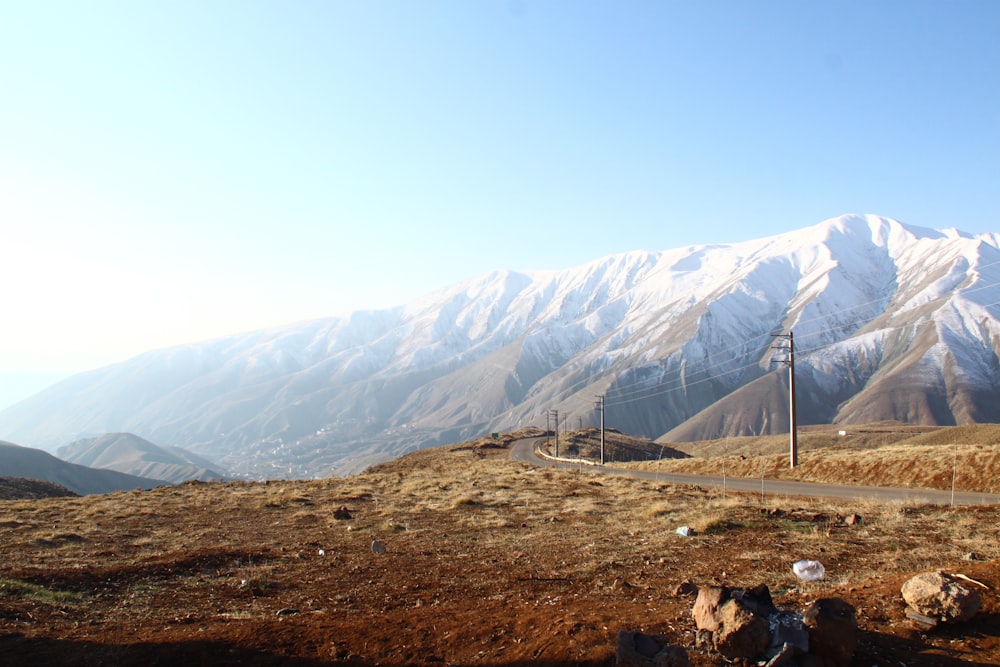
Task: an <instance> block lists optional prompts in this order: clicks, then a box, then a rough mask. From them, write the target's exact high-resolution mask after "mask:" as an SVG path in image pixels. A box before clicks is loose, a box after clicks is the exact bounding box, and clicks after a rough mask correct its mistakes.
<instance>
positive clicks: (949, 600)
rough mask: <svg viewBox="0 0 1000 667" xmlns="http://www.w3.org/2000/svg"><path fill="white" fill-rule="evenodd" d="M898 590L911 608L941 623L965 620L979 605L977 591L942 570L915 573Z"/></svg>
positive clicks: (979, 599)
mask: <svg viewBox="0 0 1000 667" xmlns="http://www.w3.org/2000/svg"><path fill="white" fill-rule="evenodd" d="M901 592H902V594H903V600H905V601H906V604H907V605H908V606H909V608H910V610H912V611H913V612H916V614H917V615H919V616H925V617H929V618H931V619H936V620H938V621H940V622H942V623H959V622H962V621H968V620H969V619H971V618H972V617H973V616H975V615H976V613H977V612H978V611H979V608H980V606H982V599H981V598H980V597H979V593H977V592H976V591H974V590H972V589H971V588H969V587H967V586H965V585H964V584H962V583H961V582H960V581H959V580H958V579H956V578H955V577H953V576H951V575H949V574H945V573H944V572H925V573H923V574H918V575H917V576H915V577H913V578H912V579H909V580H908V581H907V582H906V583H904V584H903V587H902V589H901Z"/></svg>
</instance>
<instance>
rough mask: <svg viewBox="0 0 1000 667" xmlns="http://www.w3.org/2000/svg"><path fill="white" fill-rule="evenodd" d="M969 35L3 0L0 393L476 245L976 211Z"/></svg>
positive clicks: (895, 17)
mask: <svg viewBox="0 0 1000 667" xmlns="http://www.w3.org/2000/svg"><path fill="white" fill-rule="evenodd" d="M998 35H1000V2H994V1H992V0H984V1H980V2H974V1H969V0H955V1H953V2H921V1H920V0H903V1H898V2H896V1H885V0H871V1H861V0H856V1H850V2H848V1H837V0H832V1H829V2H805V1H797V0H796V1H792V0H787V1H786V0H781V1H778V0H771V1H768V0H760V1H758V0H755V1H753V2H748V1H744V0H740V1H737V2H722V1H706V2H695V1H694V0H685V1H683V2H680V1H670V0H660V1H657V2H610V1H609V2H589V1H572V2H569V1H567V2H560V1H555V0H553V1H545V2H532V1H531V0H509V1H498V2H491V1H487V0H484V1H481V2H480V1H476V2H469V1H467V0H458V1H455V2H439V1H427V2H410V1H403V0H398V1H395V2H377V1H369V0H365V1H364V2H361V1H351V2H336V1H332V0H331V1H322V2H318V1H317V2H308V1H305V0H302V1H296V2H276V1H274V2H254V1H249V0H239V1H233V2H221V1H213V0H199V1H197V2H183V1H179V0H171V1H170V2H124V1H123V2H102V1H100V0H92V1H89V2H76V1H73V2H65V3H59V2H49V1H46V0H38V1H35V2H22V1H21V0H0V59H2V60H0V91H2V95H3V103H2V104H0V229H2V237H0V243H2V248H3V253H4V258H3V262H2V265H0V279H2V281H3V284H4V285H5V288H4V290H3V297H2V312H3V319H2V322H3V326H2V327H0V343H2V344H0V381H4V380H5V381H6V392H7V398H6V400H12V399H13V398H14V397H15V396H14V394H15V393H18V392H23V391H27V390H28V388H29V387H28V384H25V382H27V381H26V380H25V378H33V381H34V382H35V383H36V384H37V383H40V382H43V381H48V380H50V379H51V378H53V377H56V376H58V375H60V374H65V373H71V372H77V371H81V370H86V369H88V368H94V367H97V366H101V365H105V364H108V363H113V362H116V361H121V360H124V359H127V358H129V357H131V356H133V355H135V354H138V353H140V352H143V351H146V350H149V349H153V348H157V347H165V346H169V345H173V344H179V343H184V342H190V341H195V340H203V339H207V338H212V337H216V336H221V335H225V334H229V333H235V332H238V331H243V330H249V329H254V328H259V327H265V326H272V325H280V324H286V323H290V322H294V321H298V320H302V319H309V318H315V317H323V316H327V315H335V314H340V313H344V312H348V311H351V310H355V309H359V308H369V307H370V308H379V307H386V306H390V305H395V304H399V303H403V302H406V301H408V300H410V299H413V298H414V297H416V296H419V295H421V294H423V293H426V292H428V291H431V290H434V289H437V288H440V287H444V286H446V285H449V284H451V283H454V282H456V281H459V280H462V279H464V278H468V277H471V276H474V275H478V274H479V273H482V272H485V271H488V270H492V269H498V268H510V269H546V268H566V267H570V266H574V265H577V264H581V263H583V262H586V261H589V260H592V259H596V258H598V257H602V256H604V255H607V254H611V253H615V252H621V251H627V250H637V249H667V248H674V247H678V246H684V245H688V244H698V243H712V242H731V241H741V240H746V239H750V238H756V237H761V236H766V235H770V234H776V233H780V232H786V231H791V230H793V229H798V228H801V227H805V226H808V225H812V224H815V223H818V222H820V221H822V220H824V219H826V218H829V217H833V216H836V215H840V214H843V213H852V212H857V213H877V214H880V215H887V216H891V217H894V218H897V219H900V220H902V221H903V222H906V223H910V224H914V225H920V226H925V227H937V228H943V227H958V228H959V229H962V230H965V231H969V232H980V231H997V230H998V229H1000V226H998V212H1000V39H998ZM15 374H16V376H17V378H20V379H19V380H17V382H16V383H15V380H14V378H15ZM43 379H44V380H43ZM15 385H17V386H15ZM31 388H35V387H34V386H32V387H31ZM4 402H5V395H4V392H3V391H2V390H0V407H2V405H3V403H4Z"/></svg>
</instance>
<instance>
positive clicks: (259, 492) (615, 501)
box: [0, 436, 1000, 667]
mask: <svg viewBox="0 0 1000 667" xmlns="http://www.w3.org/2000/svg"><path fill="white" fill-rule="evenodd" d="M510 440H511V437H510V436H504V437H503V438H501V439H500V440H499V441H496V442H494V441H493V440H489V439H486V440H482V441H478V442H473V443H465V444H462V445H453V446H449V447H442V448H437V449H433V450H423V451H419V452H415V453H413V454H411V455H407V456H405V457H402V458H400V459H398V460H396V461H393V462H390V463H386V464H383V465H380V466H377V467H376V468H375V469H373V470H371V471H368V472H366V473H364V474H360V475H356V476H353V477H349V478H337V479H325V480H317V481H297V482H293V481H288V482H271V483H268V484H262V483H207V484H206V483H187V484H183V485H180V486H177V487H161V488H156V489H153V490H149V491H134V492H119V493H114V494H109V495H103V496H98V495H94V496H87V497H82V498H59V499H44V500H30V501H29V500H16V501H0V543H2V544H3V545H4V559H3V561H2V562H0V619H2V623H3V625H2V628H0V655H2V656H3V659H4V661H5V664H12V665H111V664H113V665H125V666H130V665H135V666H142V667H147V666H148V665H152V664H184V663H190V664H205V665H208V664H213V665H216V664H218V665H221V664H243V665H258V666H261V665H331V664H342V665H357V666H361V665H391V666H402V665H491V666H501V665H511V666H512V665H538V666H546V667H556V666H562V665H566V666H569V665H613V664H614V648H615V643H616V636H617V633H618V631H620V630H643V631H646V632H651V633H659V634H662V635H664V636H665V637H666V638H667V639H669V640H670V641H671V642H673V643H675V644H678V645H681V646H684V647H685V648H686V649H687V651H688V652H689V655H690V657H691V660H692V663H693V664H694V665H695V666H696V667H706V666H713V667H714V666H719V667H721V666H722V665H728V664H730V663H728V662H727V661H725V660H724V659H723V658H721V657H720V656H718V655H716V654H714V653H711V652H709V651H708V650H707V649H705V648H703V647H700V646H698V645H697V644H696V642H695V629H694V624H693V622H692V620H691V607H692V603H693V598H692V597H689V596H684V595H680V594H676V593H675V589H676V588H677V585H678V584H679V583H680V582H682V581H684V580H686V579H690V580H692V581H693V582H695V583H696V584H699V585H704V584H710V583H725V584H727V585H731V586H755V585H757V584H761V583H764V584H767V585H768V586H769V587H770V589H771V591H772V593H773V595H774V597H775V602H776V603H777V604H778V605H779V606H782V607H787V608H790V609H795V610H798V611H801V610H803V609H804V607H805V606H806V605H807V604H809V603H810V602H811V601H813V600H815V599H816V598H818V597H824V596H839V597H842V598H844V599H845V600H846V601H848V602H849V603H850V604H852V605H853V606H854V607H855V608H856V609H857V612H858V621H859V624H860V627H861V639H860V643H859V645H858V649H857V651H856V653H855V661H854V664H856V665H866V666H867V665H873V664H878V665H899V664H906V665H908V666H909V667H932V666H934V667H940V666H944V667H957V666H958V665H966V664H979V665H995V664H1000V602H998V599H997V596H996V593H995V591H996V590H997V587H998V586H1000V569H998V567H997V565H998V563H1000V561H998V560H997V559H998V558H1000V508H998V507H968V508H958V509H949V508H941V507H919V506H899V505H879V504H873V503H865V504H856V503H854V504H848V505H838V504H831V503H829V502H826V501H810V500H807V499H788V498H780V499H768V500H766V502H765V503H764V504H761V502H760V499H759V497H756V496H755V495H748V496H742V495H737V494H732V493H730V494H728V495H727V496H723V495H722V494H720V493H719V492H715V491H703V490H700V489H698V488H695V487H686V486H672V485H663V484H656V483H653V482H650V481H642V480H634V479H631V478H627V477H621V476H601V475H598V474H597V473H595V472H590V471H589V469H584V470H558V469H548V468H539V467H535V466H530V465H526V464H519V463H515V462H513V461H511V460H510V459H509V458H508V456H507V451H506V449H505V446H506V445H507V444H508V443H509V442H510ZM775 510H780V511H775ZM853 512H857V513H859V514H861V515H862V517H863V520H862V521H860V522H857V523H855V524H854V525H847V524H846V523H845V522H844V521H843V520H842V517H844V516H846V515H847V514H849V513H853ZM681 525H687V526H691V527H694V528H695V529H696V531H697V532H696V534H695V535H694V536H692V537H681V536H679V535H678V534H677V533H676V531H675V529H676V528H677V527H678V526H681ZM376 539H377V540H378V541H379V542H380V543H381V544H383V545H384V547H385V550H384V553H373V549H372V542H373V540H376ZM377 551H380V550H377ZM969 554H973V555H972V556H969ZM800 558H816V559H819V560H821V561H822V562H823V563H824V564H825V566H826V568H827V577H826V579H824V580H822V581H819V582H809V583H804V582H800V581H798V580H797V579H796V578H795V577H794V575H793V574H792V571H791V564H792V562H793V561H795V560H798V559H800ZM970 558H971V560H970ZM938 568H942V569H945V570H947V571H949V572H961V573H964V574H966V575H968V576H969V577H972V578H973V579H976V580H979V581H981V582H983V583H984V584H986V585H988V586H990V587H991V591H989V592H986V593H984V607H983V610H982V611H981V613H980V614H979V615H978V616H977V617H976V618H975V619H974V620H973V621H971V622H969V623H966V624H964V625H961V626H956V627H954V628H951V629H943V630H939V631H936V632H932V633H920V632H917V631H916V630H914V628H913V627H912V626H911V625H910V624H909V622H908V621H906V620H905V618H904V611H903V605H902V602H901V600H900V596H899V588H900V585H901V584H902V583H903V582H904V581H905V580H906V579H908V578H909V577H910V576H912V575H913V574H916V573H918V572H922V571H925V570H931V569H938Z"/></svg>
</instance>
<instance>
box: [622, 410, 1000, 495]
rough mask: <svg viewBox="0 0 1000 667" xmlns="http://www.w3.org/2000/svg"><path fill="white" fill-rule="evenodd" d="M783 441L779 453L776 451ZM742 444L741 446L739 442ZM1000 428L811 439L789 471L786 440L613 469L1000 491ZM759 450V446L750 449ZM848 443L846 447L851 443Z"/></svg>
mask: <svg viewBox="0 0 1000 667" xmlns="http://www.w3.org/2000/svg"><path fill="white" fill-rule="evenodd" d="M776 440H780V449H779V451H780V453H770V452H773V451H774V450H775V443H776ZM736 441H739V442H736ZM998 441H1000V425H995V424H983V425H977V426H961V427H950V428H936V427H906V428H902V427H900V429H898V430H889V428H888V427H884V430H882V429H874V428H873V429H871V432H863V433H858V434H853V433H852V432H850V431H849V432H848V435H847V436H838V435H836V434H835V433H829V432H825V431H824V432H819V433H813V434H810V433H809V432H806V433H804V434H800V437H799V445H800V449H799V463H798V466H796V468H794V469H790V468H789V465H788V447H789V444H788V436H787V435H785V436H768V437H767V438H758V439H742V438H740V439H736V438H733V439H729V440H722V441H714V442H712V443H698V444H696V445H694V446H692V447H691V448H690V449H691V450H692V451H699V452H701V453H702V455H699V456H697V457H693V458H687V459H664V460H662V461H650V462H643V463H625V464H615V465H620V466H621V467H626V468H635V469H642V470H660V471H662V472H678V473H688V474H700V475H722V474H726V475H728V476H730V477H743V478H759V477H760V476H761V475H762V474H763V475H764V476H766V477H767V478H769V479H791V480H801V481H810V482H820V483H825V484H848V485H857V486H896V487H904V488H925V489H942V490H947V489H950V488H952V484H953V483H954V486H955V489H956V490H958V491H972V492H979V493H990V494H992V493H997V492H1000V444H998ZM752 443H756V444H752ZM845 443H847V444H845Z"/></svg>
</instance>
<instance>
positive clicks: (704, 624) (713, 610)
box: [691, 586, 732, 632]
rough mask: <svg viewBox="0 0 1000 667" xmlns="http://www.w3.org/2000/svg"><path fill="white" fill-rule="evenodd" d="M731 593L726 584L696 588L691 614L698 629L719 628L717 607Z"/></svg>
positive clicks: (709, 629) (712, 630)
mask: <svg viewBox="0 0 1000 667" xmlns="http://www.w3.org/2000/svg"><path fill="white" fill-rule="evenodd" d="M731 593H732V589H731V588H727V587H726V586H702V587H701V588H699V589H698V597H697V598H695V600H694V609H693V610H692V611H691V615H692V616H693V617H694V624H695V626H696V627H697V628H698V629H699V630H707V631H708V632H715V631H716V630H718V629H719V607H721V606H722V603H723V602H725V601H726V600H728V599H729V596H730V594H731Z"/></svg>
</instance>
